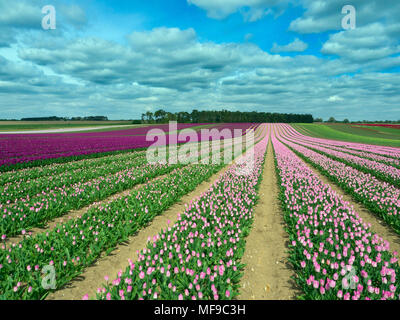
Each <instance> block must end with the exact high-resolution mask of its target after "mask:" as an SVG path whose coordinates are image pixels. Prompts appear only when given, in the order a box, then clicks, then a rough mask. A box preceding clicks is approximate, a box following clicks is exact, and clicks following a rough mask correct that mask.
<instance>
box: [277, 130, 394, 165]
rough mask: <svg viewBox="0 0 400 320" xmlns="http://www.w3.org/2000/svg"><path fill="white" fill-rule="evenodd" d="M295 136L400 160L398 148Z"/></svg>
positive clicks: (299, 134)
mask: <svg viewBox="0 0 400 320" xmlns="http://www.w3.org/2000/svg"><path fill="white" fill-rule="evenodd" d="M282 128H284V129H288V128H289V129H291V130H292V131H295V130H294V129H293V128H292V127H290V126H289V125H285V124H283V125H282ZM297 135H298V136H301V137H302V138H304V139H312V140H313V141H315V142H322V143H328V144H329V145H332V146H338V147H343V148H345V149H348V150H350V151H353V150H356V151H364V152H368V153H372V154H378V155H381V156H385V157H387V158H394V159H397V160H398V159H399V158H400V148H396V147H387V146H377V145H370V144H363V143H355V142H347V141H338V140H330V139H320V138H314V137H313V138H311V137H309V136H305V135H302V134H301V133H297Z"/></svg>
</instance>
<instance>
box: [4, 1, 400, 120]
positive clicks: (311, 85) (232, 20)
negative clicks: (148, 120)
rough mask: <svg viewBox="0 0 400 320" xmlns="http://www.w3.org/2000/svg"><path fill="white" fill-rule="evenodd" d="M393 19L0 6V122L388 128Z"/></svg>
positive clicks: (372, 14)
mask: <svg viewBox="0 0 400 320" xmlns="http://www.w3.org/2000/svg"><path fill="white" fill-rule="evenodd" d="M45 5H52V6H54V8H55V9H56V29H55V30H51V29H50V30H44V29H43V28H42V19H43V17H44V16H45V14H43V13H42V8H43V6H45ZM344 5H353V6H354V7H355V8H356V28H355V29H353V30H344V29H343V27H342V19H343V17H345V14H342V8H343V6H344ZM399 17H400V1H399V0H385V1H383V0H347V1H340V0H283V1H279V0H168V1H165V0H146V1H142V0H140V1H134V0H129V1H128V0H126V1H122V0H113V1H112V0H80V1H71V0H69V1H66V0H65V1H63V0H44V1H41V0H0V118H21V117H28V116H52V115H57V116H69V117H70V116H87V115H106V116H108V117H109V118H110V119H135V118H140V115H141V114H142V113H143V112H145V111H147V110H149V111H155V110H157V109H158V108H160V107H163V108H164V109H166V110H168V111H173V112H177V111H191V110H192V109H194V108H197V109H199V110H206V109H222V108H225V109H228V110H241V111H253V110H256V111H264V112H287V113H312V114H313V115H314V116H315V117H322V118H324V119H327V118H328V117H330V116H334V117H336V118H337V119H341V120H342V119H344V118H348V119H350V120H362V119H366V120H386V119H387V120H393V119H395V120H398V119H400V77H399V72H400V41H399V39H400V18H399Z"/></svg>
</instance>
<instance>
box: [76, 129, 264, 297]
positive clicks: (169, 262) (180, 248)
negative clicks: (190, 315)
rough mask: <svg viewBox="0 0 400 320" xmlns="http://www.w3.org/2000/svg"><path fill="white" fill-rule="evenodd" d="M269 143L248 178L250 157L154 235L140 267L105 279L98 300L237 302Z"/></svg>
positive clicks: (261, 146) (258, 151) (258, 153)
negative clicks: (242, 261) (240, 172)
mask: <svg viewBox="0 0 400 320" xmlns="http://www.w3.org/2000/svg"><path fill="white" fill-rule="evenodd" d="M264 127H265V126H264ZM267 144H268V138H267V137H266V138H264V139H263V140H262V141H261V142H260V143H258V144H257V145H256V146H255V148H254V150H255V164H254V166H253V167H252V168H251V170H250V172H249V174H248V175H242V176H241V175H238V174H237V170H238V169H239V168H241V167H246V166H247V165H248V164H249V163H250V159H251V158H250V156H249V155H247V156H245V157H243V158H242V159H241V160H239V161H238V163H240V164H236V165H233V166H232V167H231V168H230V169H229V170H228V171H227V172H226V173H224V174H223V175H222V176H221V177H220V178H219V180H218V181H216V182H215V183H214V185H213V186H212V187H211V188H210V189H209V190H208V191H207V192H205V193H204V194H202V195H201V196H200V197H199V198H197V199H195V200H194V201H191V202H190V204H189V206H188V207H187V208H186V210H185V211H184V212H183V214H181V215H178V222H177V223H175V224H174V225H173V226H169V227H168V228H167V229H165V230H163V231H162V232H161V233H160V234H158V235H156V236H154V237H153V241H152V242H149V243H148V245H147V248H145V249H143V250H141V251H140V253H138V261H137V262H136V263H133V262H132V261H130V262H129V266H128V267H127V268H126V270H125V272H123V271H122V270H121V271H120V272H119V273H118V276H117V278H116V279H115V280H113V281H112V282H108V280H109V278H108V276H105V280H106V282H107V284H106V285H105V287H104V288H99V289H98V290H97V298H98V299H104V300H111V299H122V300H131V299H139V300H142V299H171V300H190V299H191V300H202V299H233V298H234V297H235V296H236V295H237V294H238V281H239V279H240V276H241V268H242V265H241V264H240V258H241V256H242V254H243V250H244V244H245V242H244V238H245V237H246V236H247V234H248V232H249V229H250V228H251V224H252V219H253V207H254V204H255V202H256V198H257V192H256V191H257V186H258V181H259V177H260V174H261V170H262V169H261V168H262V164H263V160H264V156H265V151H266V147H267ZM149 240H150V239H149ZM87 298H88V295H86V296H85V297H84V299H87Z"/></svg>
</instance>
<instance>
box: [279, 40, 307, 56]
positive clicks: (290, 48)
mask: <svg viewBox="0 0 400 320" xmlns="http://www.w3.org/2000/svg"><path fill="white" fill-rule="evenodd" d="M307 48H308V44H307V43H305V42H303V41H301V40H300V39H299V38H296V39H295V40H294V41H293V42H291V43H289V44H287V45H283V46H280V45H277V44H276V43H274V45H273V47H272V49H271V52H272V53H280V52H303V51H306V50H307Z"/></svg>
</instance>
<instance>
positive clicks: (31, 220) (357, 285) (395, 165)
mask: <svg viewBox="0 0 400 320" xmlns="http://www.w3.org/2000/svg"><path fill="white" fill-rule="evenodd" d="M201 128H210V129H211V128H213V129H216V130H220V131H221V130H228V131H229V130H231V131H232V132H233V130H234V129H237V130H239V129H240V130H241V131H242V132H243V133H242V135H239V134H233V135H232V138H231V139H227V140H225V139H224V141H223V142H222V141H217V142H213V143H212V144H211V149H210V148H209V146H208V144H204V138H202V137H201V135H200V129H201ZM150 129H160V130H166V131H167V137H168V138H167V140H166V144H167V146H168V147H171V146H172V145H174V143H176V142H173V141H175V140H174V137H175V138H176V136H177V135H178V132H168V129H169V128H168V125H157V126H148V127H146V126H144V127H140V128H134V129H129V130H116V131H110V132H90V133H63V134H16V135H11V134H5V135H0V214H1V216H0V235H1V240H0V300H40V299H51V298H52V296H53V295H56V294H57V293H60V294H61V293H62V292H67V291H68V290H72V289H70V287H71V286H70V284H71V283H72V282H74V281H75V280H76V279H77V278H79V277H81V278H83V279H85V274H86V272H89V271H90V270H92V269H93V268H94V266H95V265H96V264H99V265H101V264H102V261H103V259H104V258H105V257H109V258H110V259H116V260H117V259H119V258H118V257H119V256H118V252H119V248H120V247H121V246H123V245H125V246H129V245H130V243H131V241H133V240H134V239H135V237H137V235H138V234H140V232H143V231H145V230H146V228H148V227H149V226H151V225H152V224H154V223H155V224H156V226H157V230H158V232H155V233H154V234H153V235H152V237H149V239H148V240H147V241H144V242H143V243H142V244H141V250H138V251H136V250H135V251H132V252H131V257H130V259H126V261H125V260H124V261H123V262H122V265H124V267H123V268H122V269H120V270H119V271H115V270H109V271H108V272H107V271H104V274H101V276H99V277H98V278H99V279H100V280H99V281H98V282H97V283H96V284H92V283H87V282H85V280H83V281H79V282H77V283H76V284H75V285H76V286H81V288H79V289H80V291H79V292H84V293H85V294H81V295H79V296H78V295H76V296H73V298H74V299H79V300H80V299H84V300H87V299H96V300H238V299H242V294H243V292H242V290H243V287H244V286H243V283H242V282H243V276H244V274H245V273H247V272H251V270H250V271H249V270H248V269H246V265H245V264H244V263H243V257H244V255H245V253H246V252H247V250H248V245H249V244H248V241H247V239H248V236H249V235H250V234H251V233H252V232H254V230H253V229H254V221H255V217H256V215H257V214H260V199H262V197H263V194H262V193H261V192H260V188H261V186H262V185H263V184H265V183H268V182H269V181H272V180H271V179H272V178H273V177H274V179H276V181H277V182H276V187H277V189H276V190H278V191H277V192H276V193H274V194H273V197H274V198H275V199H277V202H278V203H279V206H278V207H276V208H275V207H274V209H273V210H274V212H275V213H276V214H277V215H278V216H279V217H280V218H281V219H282V225H280V224H271V225H269V226H268V228H269V229H266V231H265V232H269V231H268V230H271V229H276V230H281V231H282V232H281V233H280V234H281V235H282V242H283V241H285V238H284V237H287V239H288V241H287V247H286V251H285V252H279V253H278V254H280V255H282V256H284V257H285V258H284V259H285V260H286V261H285V262H286V264H285V268H288V269H289V271H290V274H291V275H292V276H291V279H292V280H293V283H294V285H293V286H294V288H293V289H288V290H293V294H292V297H291V298H292V299H302V300H382V299H383V300H398V299H400V286H399V284H400V279H399V277H400V265H399V262H398V253H397V252H396V250H395V249H394V248H396V245H397V244H396V243H391V242H390V241H388V239H386V234H391V238H390V239H393V237H395V238H396V237H398V239H399V241H400V148H396V147H390V146H382V145H380V146H378V145H368V144H361V143H356V142H349V141H340V140H332V139H324V138H316V137H311V136H308V135H306V134H305V133H304V132H300V131H298V130H296V128H295V126H292V125H289V124H252V123H239V124H178V127H177V130H178V131H180V130H184V129H193V130H195V131H196V133H197V134H198V142H197V143H194V144H193V146H194V148H195V150H196V151H197V153H196V155H199V154H200V155H202V156H204V158H203V159H205V160H206V161H204V162H203V161H201V162H196V161H191V160H195V159H194V158H193V159H192V158H191V157H194V155H192V154H190V155H185V157H186V158H185V159H186V160H187V161H181V162H179V161H178V162H173V161H172V162H171V161H166V162H159V163H150V162H149V161H148V157H147V152H146V151H147V148H148V147H149V146H150V145H151V144H152V143H153V142H150V141H147V139H146V133H147V132H148V131H149V130H150ZM237 132H238V131H237ZM250 136H254V140H253V143H252V144H244V141H245V140H246V139H247V138H248V137H250ZM220 142H221V143H220ZM205 145H206V148H205V147H204V146H205ZM221 145H222V148H221V149H219V147H220V146H221ZM175 147H176V148H177V150H184V149H183V148H185V144H183V143H182V144H179V143H178V144H177V145H175ZM231 147H235V148H234V149H235V150H239V152H237V153H236V154H235V156H234V157H233V159H234V160H233V161H231V162H230V163H223V162H219V163H215V162H213V161H211V160H212V159H214V158H213V156H211V155H210V150H211V151H212V152H214V151H215V152H216V154H217V155H219V156H220V157H221V158H223V157H224V155H226V151H227V150H230V149H229V148H231ZM170 150H172V149H169V148H167V154H166V157H167V159H168V160H170V159H171V158H172V153H171V151H170ZM268 161H270V162H268ZM271 163H272V169H267V168H270V167H269V166H267V165H268V164H271ZM274 181H275V180H274ZM327 181H328V182H327ZM204 185H205V186H206V187H205V189H201V190H202V191H201V192H199V190H200V188H204ZM204 190H206V191H204ZM192 195H193V196H192ZM194 195H195V196H194ZM343 195H346V196H348V197H349V198H348V199H351V201H348V200H345V199H344V198H343ZM188 196H189V197H191V200H190V201H188V202H186V201H185V208H184V209H183V210H179V211H176V212H175V214H174V216H175V217H176V218H175V219H174V220H173V221H170V220H168V222H165V221H164V222H160V221H162V220H160V219H161V218H162V217H163V215H164V214H165V212H168V210H173V208H175V206H176V205H177V204H179V203H180V202H181V199H182V198H184V197H188ZM266 205H268V204H266ZM271 205H272V204H271ZM355 205H357V208H358V207H359V206H362V207H363V208H365V212H366V213H363V217H361V212H358V209H355ZM365 217H370V219H374V221H375V219H379V221H382V228H383V229H380V230H386V231H387V233H384V234H380V233H377V232H376V230H374V228H373V226H372V225H371V224H370V222H371V221H368V219H366V218H365ZM271 221H272V220H271ZM132 239H133V240H132ZM256 245H257V247H258V248H259V250H262V248H263V247H265V248H266V247H268V246H270V247H271V246H273V244H271V243H268V242H265V243H257V244H256ZM271 250H272V251H273V247H272V249H271ZM254 259H257V257H254ZM271 259H272V257H271ZM261 264H262V262H261ZM274 265H277V264H275V263H274ZM267 266H268V264H266V263H265V270H264V271H263V272H266V273H268V272H272V271H271V270H268V268H267ZM49 270H50V271H49ZM246 278H247V277H246ZM251 278H252V279H253V281H254V283H257V282H258V281H259V279H261V278H262V279H263V277H261V275H260V274H257V273H255V272H254V273H251ZM272 278H276V279H277V277H272ZM287 280H288V281H289V280H290V279H287ZM280 281H281V280H280ZM264 285H266V284H264ZM277 285H279V283H278V284H277ZM281 285H282V286H283V285H284V284H283V283H282V284H281ZM266 287H267V286H266ZM269 287H270V286H269V285H268V288H269ZM265 292H267V293H268V290H265ZM57 297H59V296H57ZM254 298H255V299H261V297H258V296H255V297H254ZM263 298H265V297H264V296H263Z"/></svg>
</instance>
